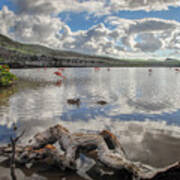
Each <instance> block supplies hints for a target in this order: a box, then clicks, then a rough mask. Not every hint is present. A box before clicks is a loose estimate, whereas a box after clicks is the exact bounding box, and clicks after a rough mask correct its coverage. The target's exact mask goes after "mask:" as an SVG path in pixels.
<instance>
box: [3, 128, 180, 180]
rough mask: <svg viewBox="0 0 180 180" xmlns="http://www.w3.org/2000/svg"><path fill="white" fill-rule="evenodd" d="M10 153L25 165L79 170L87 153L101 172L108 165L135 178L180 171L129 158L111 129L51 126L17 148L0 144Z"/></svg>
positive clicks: (145, 179) (141, 178)
mask: <svg viewBox="0 0 180 180" xmlns="http://www.w3.org/2000/svg"><path fill="white" fill-rule="evenodd" d="M56 142H58V143H59V148H60V149H61V150H62V151H63V152H64V153H63V154H61V155H60V154H59V152H58V149H56V147H55V146H53V144H54V143H56ZM14 152H15V154H14ZM10 154H11V155H12V156H13V158H12V159H14V161H13V163H15V162H16V163H20V164H24V165H26V164H28V163H32V164H35V163H37V162H39V161H41V162H43V163H47V165H49V166H54V167H57V168H59V169H61V170H66V169H71V170H73V171H78V168H77V159H78V158H79V157H80V154H84V155H85V156H87V157H90V158H91V159H93V160H94V161H95V162H96V165H95V166H94V167H93V168H95V169H96V171H99V172H102V171H104V169H106V170H105V171H106V172H107V169H108V171H110V172H112V173H114V174H118V176H122V177H123V176H127V177H128V178H129V179H136V180H138V179H140V180H148V179H149V180H150V179H151V180H156V179H157V177H161V176H163V174H166V175H167V174H168V175H169V174H172V172H175V173H176V174H177V172H178V171H180V165H179V163H177V164H174V165H172V166H169V167H167V168H164V169H154V168H153V167H150V166H148V165H145V164H141V163H136V162H132V161H129V160H128V159H127V156H126V153H125V151H124V149H123V148H122V146H121V144H120V142H119V140H118V138H117V137H116V136H115V135H114V134H113V133H112V132H110V131H108V130H104V131H102V132H100V133H99V134H95V133H94V134H89V133H71V132H70V131H69V130H68V129H66V128H65V127H63V126H62V125H56V126H53V127H50V128H48V129H47V130H45V131H43V132H41V133H38V134H36V135H35V136H34V137H33V138H32V140H31V141H30V142H29V144H28V145H27V146H25V147H23V146H20V145H18V146H16V151H14V149H13V150H12V149H11V148H10V147H8V146H4V147H1V148H0V155H1V156H6V157H9V155H10ZM93 168H92V169H93ZM119 173H120V175H119ZM122 174H123V175H122Z"/></svg>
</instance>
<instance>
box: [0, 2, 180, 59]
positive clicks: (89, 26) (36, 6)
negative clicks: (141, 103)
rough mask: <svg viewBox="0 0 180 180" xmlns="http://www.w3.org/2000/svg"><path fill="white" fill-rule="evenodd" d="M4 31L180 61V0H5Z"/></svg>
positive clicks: (49, 42) (1, 6) (62, 45)
mask: <svg viewBox="0 0 180 180" xmlns="http://www.w3.org/2000/svg"><path fill="white" fill-rule="evenodd" d="M0 33H1V34H4V35H7V36H9V37H11V38H13V39H14V40H17V41H20V42H24V43H31V44H32V43H33V44H41V45H44V46H47V47H50V48H54V49H60V50H70V51H77V52H81V53H86V54H92V55H103V56H111V57H116V58H120V59H121V58H126V59H137V58H141V59H151V58H155V59H166V58H177V59H179V60H180V0H0Z"/></svg>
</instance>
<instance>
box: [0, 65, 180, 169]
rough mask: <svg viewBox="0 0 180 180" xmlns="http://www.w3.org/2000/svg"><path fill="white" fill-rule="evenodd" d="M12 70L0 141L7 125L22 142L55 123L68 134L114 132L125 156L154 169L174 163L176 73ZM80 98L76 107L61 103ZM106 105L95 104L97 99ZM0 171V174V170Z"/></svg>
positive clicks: (179, 101)
mask: <svg viewBox="0 0 180 180" xmlns="http://www.w3.org/2000/svg"><path fill="white" fill-rule="evenodd" d="M55 71H58V69H55V68H51V69H26V70H22V69H21V70H19V69H16V70H12V72H13V73H15V74H16V75H17V76H18V77H19V81H18V82H17V84H16V85H15V86H13V87H12V88H9V89H8V91H7V90H0V143H1V144H3V143H6V142H7V141H9V136H10V135H11V134H13V131H12V125H13V123H16V124H17V125H18V127H19V130H23V129H25V130H26V134H25V136H24V139H23V141H24V142H26V141H27V140H28V139H29V138H30V137H31V136H32V135H34V134H35V133H37V132H39V131H42V130H44V129H46V128H48V127H49V126H52V125H54V124H57V123H61V124H63V125H64V126H65V127H67V128H69V129H70V130H71V131H73V132H74V131H87V130H88V131H100V130H102V129H109V130H110V131H112V132H113V133H115V134H116V135H117V136H118V137H119V139H120V141H121V143H122V145H123V146H124V149H125V150H126V152H127V154H128V156H129V157H128V158H129V159H131V160H135V161H141V162H144V163H146V164H150V165H152V166H155V167H163V166H165V165H168V164H171V163H173V162H176V161H177V160H179V161H180V151H179V149H180V72H179V73H178V72H176V71H174V69H173V68H171V69H170V68H153V69H152V72H149V71H148V69H147V68H111V69H107V68H101V69H100V70H98V69H94V68H67V69H65V70H64V71H63V72H62V73H63V75H64V76H65V77H66V78H65V79H63V80H62V81H60V80H61V78H60V77H58V76H56V75H55V74H54V72H55ZM72 98H80V101H81V103H80V105H79V106H76V105H70V104H68V103H67V99H72ZM99 100H103V101H106V102H107V104H106V105H99V104H97V101H99ZM0 171H2V170H1V169H0Z"/></svg>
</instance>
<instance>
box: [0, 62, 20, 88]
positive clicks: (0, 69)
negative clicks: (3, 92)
mask: <svg viewBox="0 0 180 180" xmlns="http://www.w3.org/2000/svg"><path fill="white" fill-rule="evenodd" d="M16 79H17V78H16V76H15V75H14V74H12V73H11V72H10V71H9V67H8V66H7V65H0V87H4V86H9V85H12V84H13V82H14V81H15V80H16Z"/></svg>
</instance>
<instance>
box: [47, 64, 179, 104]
mask: <svg viewBox="0 0 180 180" xmlns="http://www.w3.org/2000/svg"><path fill="white" fill-rule="evenodd" d="M44 69H45V70H46V68H44ZM170 69H171V68H170ZM110 70H111V69H110V68H107V71H110ZM64 71H65V68H62V67H61V68H58V69H57V71H55V72H54V74H55V75H56V76H58V77H60V79H59V80H57V82H56V86H61V85H62V82H63V79H66V76H65V75H64ZM94 71H95V72H97V71H100V67H94ZM174 71H175V72H180V68H174ZM148 72H149V75H151V74H152V72H153V70H152V69H151V68H149V69H148ZM67 103H68V104H71V105H77V106H80V103H81V100H80V99H79V98H76V99H68V100H67ZM96 104H99V105H106V104H107V102H106V101H104V100H99V101H97V102H96Z"/></svg>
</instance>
